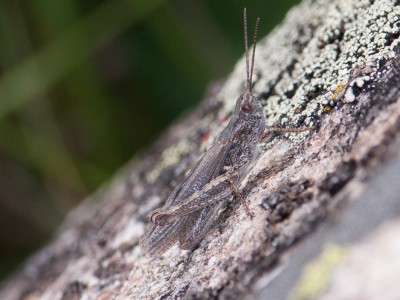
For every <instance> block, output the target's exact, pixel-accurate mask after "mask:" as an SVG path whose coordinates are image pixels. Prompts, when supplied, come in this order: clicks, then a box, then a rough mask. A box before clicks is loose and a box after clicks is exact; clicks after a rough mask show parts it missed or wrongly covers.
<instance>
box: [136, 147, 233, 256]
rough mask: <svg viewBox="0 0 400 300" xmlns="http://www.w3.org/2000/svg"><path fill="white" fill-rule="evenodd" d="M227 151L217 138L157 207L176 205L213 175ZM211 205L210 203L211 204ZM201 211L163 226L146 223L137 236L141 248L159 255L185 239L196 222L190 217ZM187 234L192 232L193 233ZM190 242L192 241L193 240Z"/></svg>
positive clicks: (217, 170)
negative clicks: (141, 234)
mask: <svg viewBox="0 0 400 300" xmlns="http://www.w3.org/2000/svg"><path fill="white" fill-rule="evenodd" d="M228 151H229V143H228V142H227V141H221V140H218V141H217V142H216V143H215V144H214V145H213V146H212V147H211V148H210V149H209V150H208V151H207V152H206V154H205V155H204V156H203V157H202V158H201V159H200V161H199V162H198V163H197V165H196V166H195V167H194V168H193V169H192V170H191V171H190V173H189V174H188V176H187V177H186V178H185V179H184V180H183V181H182V183H181V184H179V185H178V186H177V187H176V188H175V190H174V192H173V193H172V194H171V195H170V196H169V197H168V199H167V201H166V203H165V205H164V206H163V207H161V208H160V209H159V211H163V210H165V209H168V208H170V207H173V206H176V205H179V203H181V202H183V201H184V200H185V199H187V198H188V197H190V196H191V195H192V194H193V193H194V192H196V191H198V190H200V189H202V188H203V187H204V186H205V185H206V184H207V183H208V182H210V181H211V180H212V179H214V178H215V177H217V176H218V175H219V174H220V173H221V171H222V167H223V164H224V161H225V158H226V156H227V153H228ZM211 207H214V205H213V206H211ZM211 207H207V208H204V209H203V210H208V209H210V208H211ZM201 211H202V210H201ZM201 211H200V212H194V213H193V214H190V215H188V216H184V217H182V218H180V219H178V220H176V221H174V222H172V223H169V224H167V225H165V226H158V225H156V224H154V223H150V224H149V225H148V227H147V229H146V232H145V234H144V236H143V238H142V240H141V244H142V248H143V249H144V250H145V251H147V252H148V253H149V254H150V255H160V254H162V253H163V252H165V251H167V250H168V249H169V248H170V247H171V246H172V245H173V244H174V243H175V242H176V241H177V240H181V241H184V240H186V239H187V238H184V237H186V236H187V235H188V232H193V233H195V232H196V230H193V228H192V227H193V226H194V225H195V224H196V223H197V222H196V221H194V218H195V217H197V216H199V215H201V214H202V213H201ZM203 214H204V213H203ZM208 227H209V226H208ZM204 234H205V233H204ZM189 235H190V236H192V235H193V234H189ZM196 240H197V239H196ZM198 241H199V240H198ZM185 244H187V243H185ZM190 244H193V242H192V243H190Z"/></svg>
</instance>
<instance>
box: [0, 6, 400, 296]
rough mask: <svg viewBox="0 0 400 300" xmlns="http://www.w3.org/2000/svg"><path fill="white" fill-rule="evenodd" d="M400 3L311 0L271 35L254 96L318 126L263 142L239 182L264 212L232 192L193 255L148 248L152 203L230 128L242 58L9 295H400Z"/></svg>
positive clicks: (83, 211)
mask: <svg viewBox="0 0 400 300" xmlns="http://www.w3.org/2000/svg"><path fill="white" fill-rule="evenodd" d="M399 4H400V3H399V1H395V0H375V1H373V0H371V1H368V0H362V1H360V0H352V1H351V0H350V1H348V0H347V1H344V0H342V1H328V0H305V1H303V2H302V3H301V4H300V5H298V6H297V7H295V8H293V9H292V10H291V11H290V12H289V13H288V15H287V17H286V19H285V20H284V22H283V23H282V24H281V25H280V26H279V27H278V28H276V29H275V30H274V31H273V32H272V33H271V34H270V35H269V36H267V37H266V38H264V39H262V40H261V41H260V42H259V44H258V45H257V54H256V65H255V75H254V77H255V83H254V94H255V95H257V96H259V97H261V98H262V99H263V105H264V107H265V114H266V120H267V124H269V125H270V126H272V125H277V124H278V125H282V126H286V127H292V126H296V127H298V126H311V125H315V126H316V129H315V130H312V131H311V132H305V133H301V134H285V135H274V136H271V137H270V138H269V140H268V141H266V142H265V143H262V144H261V145H260V147H261V149H262V155H261V156H260V158H259V159H258V160H257V162H256V163H255V165H254V167H253V168H252V169H251V170H250V171H249V174H248V176H247V177H246V179H245V180H244V182H243V183H242V185H241V187H240V188H241V191H242V193H243V195H244V196H245V198H246V200H247V203H248V204H249V206H250V209H251V211H252V213H253V215H254V218H249V217H247V216H246V214H245V211H244V209H243V208H242V207H241V206H240V205H239V202H240V201H237V200H234V201H231V202H229V204H228V206H227V207H226V209H225V210H224V211H222V212H221V214H220V216H219V218H218V220H217V221H216V222H215V225H214V226H213V227H212V228H211V230H210V231H209V233H208V234H207V235H206V237H205V238H204V239H203V241H202V242H201V244H200V245H199V247H198V249H196V250H195V251H194V252H193V254H192V257H191V259H190V260H188V259H187V258H188V252H187V251H183V250H180V249H179V248H178V247H177V246H174V247H173V248H171V249H170V250H169V251H168V252H166V253H165V254H164V255H163V256H161V257H155V258H154V257H148V256H146V254H145V253H144V252H143V251H142V249H141V248H140V246H139V244H138V243H139V240H140V237H141V235H142V234H143V231H144V227H145V224H146V223H147V222H148V219H147V213H148V212H150V211H151V210H153V209H155V208H157V207H159V206H160V205H161V204H162V203H163V201H165V199H166V198H167V196H168V195H169V193H170V192H171V191H172V189H173V188H174V186H175V185H176V184H177V183H179V181H180V180H182V178H184V176H185V173H186V172H187V171H188V170H189V169H190V167H192V166H193V165H194V164H195V163H196V161H197V160H198V159H199V158H200V157H201V155H202V154H203V153H204V152H205V151H206V149H207V148H209V147H210V145H211V144H212V142H213V141H214V140H215V138H216V137H217V136H218V134H219V133H220V132H221V130H222V129H223V128H224V127H225V126H226V124H227V120H229V117H230V115H231V113H232V110H233V107H234V104H235V101H236V99H237V97H238V96H239V95H240V93H241V91H242V90H243V89H244V86H245V79H246V78H245V74H246V73H245V63H244V59H241V60H240V61H239V62H238V64H237V66H236V68H235V70H234V72H233V73H232V74H231V75H230V76H229V77H228V78H227V80H226V81H225V83H223V84H220V85H219V86H217V87H214V88H213V89H211V92H210V93H209V94H208V96H207V97H206V98H205V99H204V101H203V102H202V104H201V105H200V106H199V107H198V108H197V109H196V110H195V111H193V112H192V113H190V114H189V115H187V116H185V117H183V118H182V119H180V120H178V121H177V122H176V124H175V125H173V126H172V127H171V128H170V129H169V130H168V131H167V132H166V133H165V134H164V135H163V136H162V137H161V138H160V139H159V141H158V142H156V143H155V144H154V145H153V146H152V147H151V148H150V149H148V150H147V151H146V152H145V153H143V154H142V155H138V156H137V157H135V158H134V159H133V161H132V162H131V163H129V164H128V165H127V166H126V167H125V168H124V170H122V171H121V172H119V174H118V175H117V176H116V177H115V178H114V179H113V181H112V183H110V184H109V185H107V186H105V187H104V188H103V189H101V190H100V191H99V192H97V193H96V194H94V195H93V196H92V197H91V198H90V199H87V200H86V201H85V202H84V203H83V204H82V205H80V206H79V207H78V208H77V209H75V211H73V212H72V213H71V214H70V215H69V217H68V219H67V220H66V222H65V224H64V225H63V226H62V228H61V229H60V230H59V232H58V233H57V235H56V236H55V237H54V240H53V241H52V242H50V243H49V244H48V245H47V246H46V247H44V248H43V249H42V250H40V251H39V252H38V253H37V254H36V255H34V256H32V257H31V258H30V259H29V260H28V261H27V262H26V264H25V266H23V268H22V269H21V270H20V271H19V272H18V273H17V274H15V275H14V276H13V277H12V278H10V279H9V280H8V282H6V283H5V284H4V286H3V289H2V291H1V292H0V299H125V298H128V299H156V298H158V299H175V298H185V297H186V298H235V299H237V298H243V297H245V296H247V297H249V298H253V297H254V298H259V299H286V298H288V297H291V298H292V299H311V298H317V299H376V298H378V299H383V298H385V296H388V295H390V296H393V297H392V298H390V297H389V298H390V299H400V288H399V287H398V284H397V282H396V281H397V280H395V279H398V278H400V262H399V259H398V253H399V248H400V247H399V240H400V239H399V235H400V218H399V213H400V201H397V199H398V195H399V192H400V191H399V190H400V189H399V187H398V179H399V178H400V176H399V171H398V170H399V169H400V167H399V166H400V159H399V157H400V153H399V152H400V151H399V150H398V149H400V148H399V144H400V142H399V129H400V101H399V98H400V79H399V78H400V76H399V75H400V51H399V47H400V46H398V45H399V43H400V39H399V32H400V6H399ZM396 46H397V47H396ZM396 51H397V52H396ZM376 243H379V248H376V246H374V245H376ZM396 250H397V251H396ZM389 261H390V262H391V263H388V262H389ZM367 266H368V267H367ZM364 269H365V270H364ZM371 274H374V276H373V275H371ZM389 278H393V279H392V280H389ZM365 282H368V283H370V284H369V285H367V286H365ZM349 285H350V286H351V289H350V288H348V287H349Z"/></svg>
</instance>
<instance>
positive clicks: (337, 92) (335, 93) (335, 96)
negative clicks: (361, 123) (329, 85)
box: [332, 84, 344, 99]
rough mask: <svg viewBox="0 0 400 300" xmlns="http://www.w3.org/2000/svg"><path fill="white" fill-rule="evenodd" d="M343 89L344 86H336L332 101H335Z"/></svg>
mask: <svg viewBox="0 0 400 300" xmlns="http://www.w3.org/2000/svg"><path fill="white" fill-rule="evenodd" d="M343 88H344V84H339V85H338V86H337V88H336V89H335V91H334V92H333V95H332V99H336V98H337V95H338V94H339V93H340V91H341V90H343Z"/></svg>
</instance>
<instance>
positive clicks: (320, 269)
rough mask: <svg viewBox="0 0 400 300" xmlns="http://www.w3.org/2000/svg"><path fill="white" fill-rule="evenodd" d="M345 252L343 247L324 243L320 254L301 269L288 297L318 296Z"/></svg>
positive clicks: (303, 298) (291, 298)
mask: <svg viewBox="0 0 400 300" xmlns="http://www.w3.org/2000/svg"><path fill="white" fill-rule="evenodd" d="M346 254H347V249H346V248H344V247H341V246H338V245H333V244H328V245H326V246H325V248H324V249H323V250H322V252H321V253H320V255H319V256H318V257H317V258H316V259H314V260H313V261H311V262H310V263H309V264H308V265H307V266H306V267H305V268H304V269H303V272H302V274H301V275H300V277H299V279H298V282H297V284H296V286H295V288H294V289H293V291H292V293H291V295H290V297H289V299H290V300H307V299H314V298H315V297H316V296H318V294H320V293H321V292H322V291H323V290H324V288H325V287H326V285H327V284H328V280H329V276H330V274H331V271H332V270H333V268H334V267H335V266H336V265H337V264H338V263H340V262H341V261H342V260H343V258H344V257H345V256H346Z"/></svg>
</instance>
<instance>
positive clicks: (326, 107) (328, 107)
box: [322, 105, 331, 113]
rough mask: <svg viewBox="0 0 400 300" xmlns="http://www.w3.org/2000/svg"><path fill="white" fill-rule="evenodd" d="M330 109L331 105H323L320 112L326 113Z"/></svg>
mask: <svg viewBox="0 0 400 300" xmlns="http://www.w3.org/2000/svg"><path fill="white" fill-rule="evenodd" d="M330 110H331V107H330V106H328V105H327V106H324V107H323V108H322V112H323V113H327V112H328V111H330Z"/></svg>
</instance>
